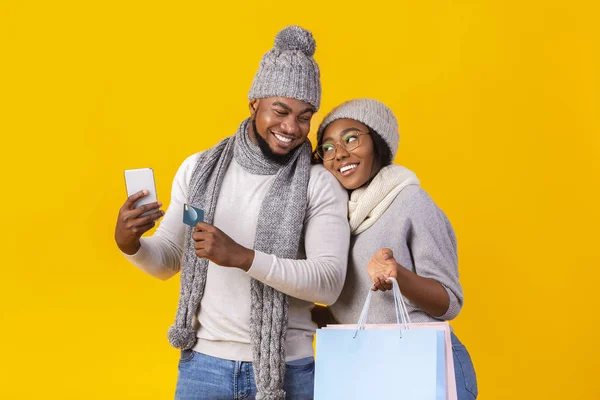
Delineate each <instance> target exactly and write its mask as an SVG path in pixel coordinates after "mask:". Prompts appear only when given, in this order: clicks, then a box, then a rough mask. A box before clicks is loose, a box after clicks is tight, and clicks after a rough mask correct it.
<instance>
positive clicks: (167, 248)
mask: <svg viewBox="0 0 600 400" xmlns="http://www.w3.org/2000/svg"><path fill="white" fill-rule="evenodd" d="M198 154H199V153H196V154H194V155H192V156H190V157H188V158H187V159H186V160H185V161H184V162H183V164H181V166H180V167H179V169H178V171H177V173H176V174H175V178H174V179H173V186H172V189H171V203H170V204H169V207H168V208H167V212H166V213H165V216H164V218H163V220H162V222H161V223H160V225H159V227H158V228H157V229H156V232H155V233H154V234H153V235H152V236H149V237H143V238H141V239H140V243H141V246H140V248H139V250H138V251H137V253H135V254H133V255H127V254H124V255H125V257H126V258H127V259H128V260H129V261H130V262H131V263H132V264H133V265H135V266H136V267H138V268H139V269H141V270H142V271H144V272H146V273H148V274H150V275H152V276H154V277H155V278H159V279H163V280H166V279H169V278H170V277H172V276H173V275H175V274H177V272H179V269H180V268H181V257H182V255H183V243H184V239H185V225H184V224H183V223H182V222H181V218H182V217H181V216H182V213H183V204H184V203H185V202H186V199H187V193H188V187H189V182H190V178H191V175H192V172H193V169H194V166H195V162H196V159H197V156H198Z"/></svg>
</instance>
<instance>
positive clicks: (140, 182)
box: [125, 168, 158, 215]
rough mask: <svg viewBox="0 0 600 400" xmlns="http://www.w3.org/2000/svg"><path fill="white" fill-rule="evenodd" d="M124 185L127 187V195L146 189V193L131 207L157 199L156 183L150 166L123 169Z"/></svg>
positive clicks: (148, 212)
mask: <svg viewBox="0 0 600 400" xmlns="http://www.w3.org/2000/svg"><path fill="white" fill-rule="evenodd" d="M125 186H126V187H127V197H129V196H131V195H132V194H136V193H137V192H139V191H141V190H147V191H148V195H147V196H144V197H142V198H141V199H139V200H138V201H136V202H135V204H134V205H133V208H138V207H139V206H141V205H144V204H149V203H154V202H155V201H158V196H157V195H156V184H155V182H154V171H153V170H152V168H139V169H128V170H126V171H125ZM157 211H158V209H156V210H153V211H147V212H145V213H143V214H142V215H148V214H152V213H155V212H157Z"/></svg>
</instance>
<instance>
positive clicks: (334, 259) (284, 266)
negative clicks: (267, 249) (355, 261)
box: [248, 167, 350, 304]
mask: <svg viewBox="0 0 600 400" xmlns="http://www.w3.org/2000/svg"><path fill="white" fill-rule="evenodd" d="M349 246H350V227H349V225H348V194H347V192H346V190H345V189H344V188H343V187H342V186H341V185H340V184H339V182H338V181H337V180H336V179H335V177H334V176H333V175H331V174H330V173H329V172H328V171H326V170H325V169H324V168H321V167H313V170H312V171H311V180H310V182H309V188H308V209H307V213H306V218H305V224H304V247H305V251H306V260H290V259H282V258H277V257H275V256H274V255H271V254H265V253H262V252H260V251H254V260H253V262H252V265H251V267H250V269H249V270H248V274H249V275H250V276H251V277H253V278H254V279H257V280H259V281H261V282H263V283H264V284H266V285H269V286H271V287H273V288H275V289H277V290H279V291H280V292H283V293H285V294H287V295H289V296H292V297H296V298H298V299H301V300H305V301H310V302H316V303H323V304H333V303H334V302H335V301H336V300H337V298H338V296H339V295H340V293H341V291H342V288H343V286H344V280H345V279H346V268H347V262H348V249H349Z"/></svg>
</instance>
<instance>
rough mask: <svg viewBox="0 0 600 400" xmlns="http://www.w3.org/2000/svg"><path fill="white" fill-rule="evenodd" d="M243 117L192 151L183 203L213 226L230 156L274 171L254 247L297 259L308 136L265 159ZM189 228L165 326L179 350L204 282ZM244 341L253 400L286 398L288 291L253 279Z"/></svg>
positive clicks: (188, 335) (259, 170)
mask: <svg viewBox="0 0 600 400" xmlns="http://www.w3.org/2000/svg"><path fill="white" fill-rule="evenodd" d="M248 124H249V120H245V121H244V122H242V124H241V125H240V127H239V128H238V131H237V133H236V134H235V136H232V137H229V138H226V139H224V140H222V141H221V142H220V143H218V144H217V145H216V146H215V147H213V148H211V149H209V150H207V151H205V152H203V153H202V154H201V155H200V156H198V160H197V163H196V167H195V169H194V172H193V174H192V178H191V182H190V187H189V193H188V203H189V204H191V205H193V206H195V207H198V208H201V209H203V210H204V211H205V221H206V222H207V223H209V224H212V222H213V221H212V218H213V216H214V213H215V208H216V205H217V200H218V196H219V192H220V189H221V184H222V182H223V177H224V175H225V171H226V170H227V167H228V166H229V163H230V161H231V159H232V157H235V159H236V161H237V162H238V163H239V164H240V165H241V166H242V167H243V168H244V169H246V170H247V171H249V172H250V173H252V174H257V175H275V174H276V176H275V179H274V181H273V184H272V185H271V187H270V188H269V191H268V192H267V195H266V197H265V198H264V200H263V202H262V205H261V209H260V212H259V216H258V225H257V227H256V237H255V239H254V249H255V250H258V251H262V252H265V253H268V254H274V255H275V256H277V257H281V258H288V259H295V258H296V257H297V256H298V247H299V244H300V236H301V233H302V229H303V225H304V216H305V213H306V203H307V188H308V179H309V173H310V158H311V146H310V144H309V143H308V141H307V142H305V143H304V144H302V145H301V146H300V147H299V148H298V149H296V150H295V152H294V154H293V155H292V157H291V158H290V160H289V161H288V162H287V164H285V165H280V164H277V163H275V162H273V161H270V160H268V159H266V158H265V157H264V155H263V154H262V152H261V150H260V149H259V147H258V146H256V145H255V144H253V143H252V142H251V141H250V138H249V136H248ZM192 231H193V229H192V228H191V227H188V228H187V232H186V241H185V244H184V251H183V260H182V267H181V289H180V295H179V306H178V308H177V316H176V317H175V324H174V325H173V326H171V328H170V329H169V342H170V343H171V345H172V346H174V347H177V348H180V349H190V348H192V347H193V346H194V344H195V343H196V331H195V329H194V326H193V322H194V316H195V315H196V313H197V311H198V308H199V305H200V301H201V300H202V296H203V295H204V286H205V283H206V273H207V270H208V260H207V259H205V258H198V257H197V256H196V253H195V249H194V241H193V239H192ZM251 297H252V298H251V308H250V339H251V342H252V351H253V353H252V354H253V366H254V373H255V379H256V387H257V390H258V393H257V396H256V398H257V399H264V400H271V399H273V400H276V399H284V398H285V392H284V391H283V378H284V376H285V337H286V332H287V322H288V305H289V301H288V296H287V295H285V294H283V293H281V292H279V291H277V290H275V289H273V288H272V287H270V286H266V285H264V284H263V283H261V282H259V281H257V280H256V279H252V283H251Z"/></svg>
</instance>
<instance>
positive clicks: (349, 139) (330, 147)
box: [317, 131, 368, 161]
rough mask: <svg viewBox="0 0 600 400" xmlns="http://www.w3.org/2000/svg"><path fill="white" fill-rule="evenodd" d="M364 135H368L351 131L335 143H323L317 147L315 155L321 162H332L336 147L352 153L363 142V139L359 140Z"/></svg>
mask: <svg viewBox="0 0 600 400" xmlns="http://www.w3.org/2000/svg"><path fill="white" fill-rule="evenodd" d="M364 135H368V133H365V132H360V131H352V132H349V133H347V134H345V135H344V136H342V138H341V139H340V140H338V141H337V142H327V143H323V144H322V145H320V146H317V155H318V156H319V157H321V159H322V160H323V161H329V160H333V159H334V158H335V153H337V150H336V147H337V146H338V145H339V146H341V148H342V149H344V150H346V151H348V152H350V151H353V150H354V149H356V148H357V147H358V146H360V145H361V144H362V143H363V142H364V139H361V137H362V136H364Z"/></svg>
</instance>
